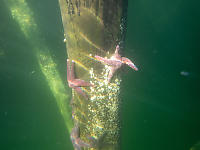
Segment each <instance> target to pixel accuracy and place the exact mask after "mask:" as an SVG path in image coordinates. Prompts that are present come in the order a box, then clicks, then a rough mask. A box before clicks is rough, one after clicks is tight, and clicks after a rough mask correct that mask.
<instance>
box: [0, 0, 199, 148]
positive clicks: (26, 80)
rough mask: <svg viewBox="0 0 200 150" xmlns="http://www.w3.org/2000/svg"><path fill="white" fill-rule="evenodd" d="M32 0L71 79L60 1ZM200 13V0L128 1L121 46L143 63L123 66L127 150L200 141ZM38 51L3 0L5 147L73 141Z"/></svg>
mask: <svg viewBox="0 0 200 150" xmlns="http://www.w3.org/2000/svg"><path fill="white" fill-rule="evenodd" d="M27 4H28V6H29V7H30V8H31V10H32V11H33V14H34V19H35V21H36V24H37V25H38V28H39V29H40V32H41V36H42V37H43V42H45V43H46V45H48V47H49V48H50V55H51V57H52V59H53V61H54V62H55V63H56V64H57V66H56V68H57V70H58V72H59V74H60V78H61V80H62V81H63V83H65V84H66V86H67V82H66V63H65V62H66V58H67V54H66V50H65V44H64V43H63V39H64V37H63V29H62V22H61V17H60V10H59V5H58V2H57V1H47V0H44V1H39V0H29V1H27ZM199 18H200V11H199V2H198V1H193V2H189V1H185V0H174V1H164V0H153V1H147V0H140V1H129V8H128V28H127V35H126V41H125V45H126V46H125V49H124V52H123V54H124V55H125V56H127V57H129V58H130V59H132V60H133V61H134V62H135V64H136V65H137V66H138V68H139V69H140V70H139V72H134V71H133V70H131V69H129V68H128V67H125V68H123V71H124V72H125V73H124V74H123V82H122V92H121V98H122V101H123V103H122V108H123V112H122V144H121V145H122V150H129V149H130V150H132V149H133V150H189V149H190V147H192V145H194V144H196V143H197V142H198V141H200V117H199V115H200V109H199V108H200V98H199V93H198V91H199V90H198V87H199V74H200V71H199V69H198V68H199V66H198V62H199V61H198V59H199V56H200V53H199V49H200V44H199V35H200V29H199V27H200V20H199ZM33 40H37V39H33ZM37 59H38V58H37V54H36V51H34V49H33V45H31V44H30V42H29V41H28V40H27V39H26V38H25V37H24V34H23V33H22V31H21V29H20V27H19V25H18V23H17V22H16V21H15V20H13V18H12V17H11V13H10V11H9V8H8V7H7V5H6V4H5V3H4V1H3V0H1V5H0V85H1V86H0V149H2V150H51V149H52V150H71V149H72V145H71V142H70V139H69V133H68V130H67V129H66V126H65V122H64V120H63V117H62V116H61V115H60V111H59V109H58V107H57V103H56V101H55V97H54V95H53V94H52V91H51V89H50V87H49V85H48V82H47V79H46V77H45V76H44V75H43V73H42V71H41V68H40V65H39V63H38V60H37ZM181 72H182V73H183V74H184V72H185V73H186V74H185V75H181Z"/></svg>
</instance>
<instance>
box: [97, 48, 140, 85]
mask: <svg viewBox="0 0 200 150" xmlns="http://www.w3.org/2000/svg"><path fill="white" fill-rule="evenodd" d="M95 58H96V59H97V60H99V61H101V62H102V63H104V64H107V65H109V66H110V72H109V74H108V82H110V80H111V78H112V76H113V75H114V73H115V71H116V70H117V69H119V68H120V67H121V66H122V65H123V64H126V65H128V66H129V67H131V68H133V69H134V70H135V71H138V68H137V67H136V66H135V64H134V63H133V62H132V61H131V60H130V59H128V58H126V57H121V56H120V54H119V45H117V46H116V49H115V53H114V54H113V55H112V56H111V57H110V58H109V59H108V58H103V57H100V56H98V55H95Z"/></svg>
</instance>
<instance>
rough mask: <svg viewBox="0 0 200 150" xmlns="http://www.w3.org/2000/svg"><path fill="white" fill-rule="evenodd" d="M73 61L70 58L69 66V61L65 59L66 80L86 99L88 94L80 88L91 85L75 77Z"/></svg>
mask: <svg viewBox="0 0 200 150" xmlns="http://www.w3.org/2000/svg"><path fill="white" fill-rule="evenodd" d="M74 63H75V62H74V61H73V60H72V63H71V67H70V61H69V59H67V81H68V85H69V87H70V88H73V89H74V90H75V91H76V92H77V93H80V94H81V95H83V96H84V97H85V98H86V99H88V96H87V95H86V94H85V93H84V92H83V90H82V89H81V88H80V87H82V86H93V85H92V84H90V83H89V82H86V81H84V80H80V79H75V73H74Z"/></svg>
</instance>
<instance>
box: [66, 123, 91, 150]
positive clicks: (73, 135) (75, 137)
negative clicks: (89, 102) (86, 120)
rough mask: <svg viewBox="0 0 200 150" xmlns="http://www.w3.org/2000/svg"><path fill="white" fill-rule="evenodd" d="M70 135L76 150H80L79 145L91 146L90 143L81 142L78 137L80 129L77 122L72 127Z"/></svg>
mask: <svg viewBox="0 0 200 150" xmlns="http://www.w3.org/2000/svg"><path fill="white" fill-rule="evenodd" d="M70 137H71V141H72V144H73V146H74V148H75V149H76V150H81V147H87V148H90V147H91V146H90V144H88V143H86V142H83V141H82V140H81V139H80V131H79V127H78V125H77V124H76V125H75V127H74V128H73V129H72V132H71V135H70Z"/></svg>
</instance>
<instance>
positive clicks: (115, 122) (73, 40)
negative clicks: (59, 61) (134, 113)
mask: <svg viewBox="0 0 200 150" xmlns="http://www.w3.org/2000/svg"><path fill="white" fill-rule="evenodd" d="M59 4H60V9H61V15H62V21H63V27H64V36H65V39H64V41H66V46H67V53H68V59H69V60H68V61H69V63H68V72H69V71H72V70H73V73H74V76H73V79H74V78H76V79H81V80H84V81H85V82H88V83H90V84H91V86H86V87H81V86H80V87H75V80H73V79H72V78H70V81H71V85H70V86H71V87H72V88H73V89H72V102H71V106H72V118H73V120H74V128H73V129H72V131H71V139H72V143H73V145H74V148H77V149H78V148H82V147H85V148H88V149H100V150H116V149H120V117H119V116H120V115H119V110H120V99H119V97H118V96H119V92H120V81H121V80H120V77H119V75H118V74H117V73H115V74H114V75H113V76H112V78H110V79H108V77H109V73H110V72H111V70H110V69H111V68H110V66H109V65H108V64H106V63H102V62H100V60H99V59H98V58H101V57H102V58H104V57H108V58H109V57H111V56H112V55H113V54H114V53H115V48H116V46H117V45H121V44H122V42H123V40H124V36H125V30H126V28H125V23H126V9H127V0H59ZM95 56H96V57H95ZM97 56H101V57H97ZM72 67H74V68H72ZM70 73H71V72H70ZM68 77H69V74H68ZM70 77H71V76H70ZM68 79H69V78H68ZM68 81H69V80H68ZM68 83H69V82H68ZM77 88H79V89H77ZM78 90H79V92H78ZM80 90H81V91H82V94H81V92H80ZM83 93H84V94H83ZM85 95H86V96H85Z"/></svg>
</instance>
